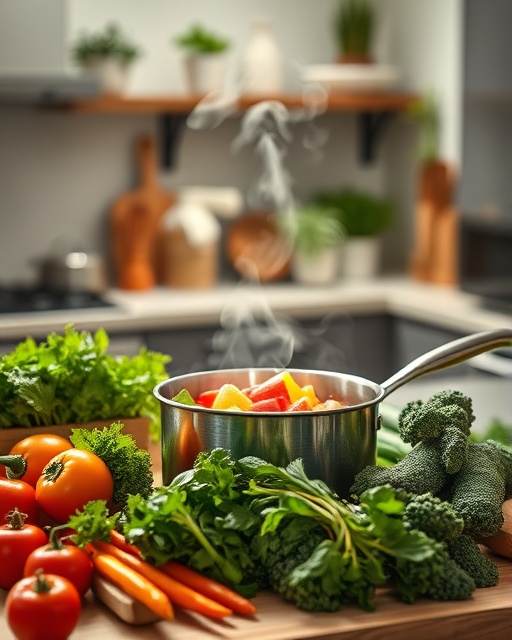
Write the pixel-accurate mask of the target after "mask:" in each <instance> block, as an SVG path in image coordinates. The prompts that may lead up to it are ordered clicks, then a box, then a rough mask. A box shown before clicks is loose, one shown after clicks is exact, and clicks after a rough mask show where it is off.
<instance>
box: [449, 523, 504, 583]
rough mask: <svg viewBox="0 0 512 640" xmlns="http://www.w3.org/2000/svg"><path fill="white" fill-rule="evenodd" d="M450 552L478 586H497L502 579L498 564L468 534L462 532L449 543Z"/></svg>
mask: <svg viewBox="0 0 512 640" xmlns="http://www.w3.org/2000/svg"><path fill="white" fill-rule="evenodd" d="M448 553H449V554H450V557H451V558H452V559H453V560H455V562H456V563H457V564H458V565H459V567H461V568H462V569H464V571H465V572H466V573H468V574H469V575H470V576H471V577H472V578H473V580H474V581H475V584H476V586H477V588H482V587H495V586H496V585H497V584H498V582H499V579H500V575H499V571H498V567H497V566H496V564H495V563H494V562H493V561H492V560H491V558H489V556H486V555H485V554H484V553H482V551H481V550H480V547H479V546H478V544H477V543H476V542H475V541H474V540H473V538H471V537H470V536H468V535H466V534H464V533H463V534H461V535H460V536H457V537H456V538H454V539H453V540H451V541H450V542H449V543H448Z"/></svg>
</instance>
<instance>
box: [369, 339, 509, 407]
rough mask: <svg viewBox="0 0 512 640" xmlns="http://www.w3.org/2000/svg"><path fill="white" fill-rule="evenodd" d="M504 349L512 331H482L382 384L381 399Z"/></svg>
mask: <svg viewBox="0 0 512 640" xmlns="http://www.w3.org/2000/svg"><path fill="white" fill-rule="evenodd" d="M507 346H512V329H496V330H493V331H482V332H480V333H474V334H471V335H468V336H464V337H463V338H459V339H458V340H453V341H452V342H448V343H447V344H444V345H441V346H440V347H437V348H436V349H433V350H432V351H428V352H427V353H425V354H423V355H422V356H419V357H418V358H416V359H415V360H413V361H412V362H410V363H409V364H408V365H406V366H405V367H403V369H400V371H397V372H396V373H395V374H394V375H392V376H391V377H390V378H388V379H387V380H386V381H385V382H383V383H382V384H381V385H380V386H381V387H382V389H383V390H384V394H383V395H382V396H381V399H383V398H385V397H386V396H387V395H389V394H390V393H391V392H393V391H394V390H395V389H398V387H401V386H402V385H404V384H405V383H406V382H410V381H411V380H414V378H418V377H419V376H423V375H425V374H426V373H432V372H433V371H438V370H439V369H444V368H446V367H451V366H453V365H456V364H459V363H461V362H464V361H465V360H469V358H472V357H474V356H477V355H479V354H480V353H484V352H485V351H491V350H492V349H498V348H499V347H507Z"/></svg>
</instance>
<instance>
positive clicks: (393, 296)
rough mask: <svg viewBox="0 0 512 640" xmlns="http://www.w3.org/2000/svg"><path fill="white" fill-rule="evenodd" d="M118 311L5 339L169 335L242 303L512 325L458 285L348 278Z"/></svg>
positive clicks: (30, 317)
mask: <svg viewBox="0 0 512 640" xmlns="http://www.w3.org/2000/svg"><path fill="white" fill-rule="evenodd" d="M105 298H106V299H107V300H108V301H109V302H112V303H114V305H115V306H113V307H106V308H99V309H85V310H66V311H45V312H36V313H20V314H3V315H0V340H2V341H7V340H12V341H15V340H18V339H21V338H25V337H26V336H27V335H32V336H34V337H44V336H46V335H47V334H48V333H50V332H51V331H60V330H62V328H63V326H64V325H65V324H66V323H68V322H71V323H73V324H74V325H75V327H76V328H77V329H84V330H89V331H92V330H95V329H97V328H99V327H103V328H105V329H106V330H107V331H109V332H112V333H114V332H116V333H127V332H137V331H151V330H165V329H172V328H186V327H191V326H196V327H199V326H211V325H217V324H218V323H219V319H220V317H221V314H222V313H223V312H226V311H229V309H230V308H232V307H233V306H234V305H235V304H236V305H241V304H243V305H244V306H245V308H246V309H251V308H252V309H254V310H257V309H258V308H260V309H261V308H269V309H271V310H272V311H273V312H276V313H284V314H289V315H293V316H295V317H298V318H308V317H309V318H315V317H319V316H321V315H323V314H327V313H329V312H332V311H344V312H346V313H352V314H355V315H358V314H372V313H375V314H376V313H390V314H392V315H395V316H398V317H402V318H407V319H410V320H416V321H419V322H422V323H425V324H429V325H432V326H437V327H441V328H444V329H447V330H456V331H458V332H467V333H472V332H476V331H484V330H488V329H498V328H503V327H512V314H511V313H508V314H507V313H500V312H497V311H491V310H488V309H486V308H484V307H483V306H482V304H481V300H480V298H478V297H477V296H474V295H471V294H468V293H465V292H462V291H459V290H458V289H457V288H456V287H450V286H436V285H432V284H428V283H420V282H416V281H412V280H409V279H407V278H382V279H378V280H371V281H355V280H354V281H346V282H340V283H339V284H337V285H334V286H324V287H304V286H300V285H296V284H293V283H276V284H265V285H261V286H260V285H257V284H251V283H249V284H244V283H231V284H221V285H219V286H217V287H214V288H212V289H207V290H181V289H170V288H166V287H155V288H154V289H151V290H149V291H144V292H129V291H121V290H118V289H111V290H109V291H108V292H107V293H106V295H105Z"/></svg>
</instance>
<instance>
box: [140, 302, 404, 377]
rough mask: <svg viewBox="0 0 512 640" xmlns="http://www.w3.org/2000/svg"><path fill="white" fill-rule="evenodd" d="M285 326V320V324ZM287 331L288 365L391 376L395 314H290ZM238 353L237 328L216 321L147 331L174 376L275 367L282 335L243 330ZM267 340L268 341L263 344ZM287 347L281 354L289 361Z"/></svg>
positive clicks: (147, 340)
mask: <svg viewBox="0 0 512 640" xmlns="http://www.w3.org/2000/svg"><path fill="white" fill-rule="evenodd" d="M283 326H284V325H283ZM285 330H286V332H288V335H289V336H291V335H292V334H293V336H294V338H293V340H294V342H293V356H292V359H291V361H290V362H289V364H288V366H289V367H290V368H297V369H315V370H325V371H339V372H345V373H350V374H353V375H358V376H361V377H364V378H369V379H371V380H374V381H375V382H382V381H383V380H384V379H385V378H386V377H388V376H389V375H390V374H391V373H393V372H392V371H390V362H391V349H392V346H393V345H392V341H391V335H392V318H391V317H390V316H387V315H385V314H377V315H361V316H357V317H354V316H349V315H347V314H336V313H332V314H329V315H327V316H324V317H322V318H315V319H307V320H300V321H299V320H293V319H291V318H287V320H286V329H285ZM239 331H240V333H239V335H238V338H237V340H238V345H239V348H238V350H237V353H233V354H232V355H231V353H230V352H231V349H232V345H233V344H234V343H235V342H236V340H235V334H234V333H233V332H225V331H223V330H222V329H221V328H220V327H218V326H209V327H200V328H195V327H194V328H188V329H172V330H169V331H153V332H148V333H146V334H145V336H144V340H145V345H146V346H147V347H148V348H149V349H151V350H154V351H160V352H162V353H166V354H168V355H170V356H171V357H172V362H171V363H170V364H169V365H168V367H167V369H168V371H169V373H170V374H171V375H173V376H176V375H182V374H185V373H190V372H193V371H202V370H210V369H215V368H218V369H229V368H239V367H251V366H255V362H258V363H259V365H258V366H270V367H271V366H277V364H276V361H277V362H278V361H279V359H280V357H279V355H277V354H278V353H279V350H280V349H281V347H283V341H282V336H274V337H273V339H272V338H269V336H268V334H264V333H261V332H259V333H255V332H252V333H251V336H252V340H251V338H250V337H249V338H248V339H247V340H245V336H244V334H243V333H242V332H243V329H240V330H239ZM265 341H266V343H265ZM286 353H287V349H286V347H284V350H283V354H282V362H283V364H287V355H286Z"/></svg>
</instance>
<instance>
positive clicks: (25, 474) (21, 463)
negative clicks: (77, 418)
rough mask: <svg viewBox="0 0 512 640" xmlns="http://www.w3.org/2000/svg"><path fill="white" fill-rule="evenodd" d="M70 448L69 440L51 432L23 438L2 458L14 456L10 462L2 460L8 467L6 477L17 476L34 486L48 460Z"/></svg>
mask: <svg viewBox="0 0 512 640" xmlns="http://www.w3.org/2000/svg"><path fill="white" fill-rule="evenodd" d="M72 448H73V445H72V444H71V442H70V441H69V440H66V438H62V437H61V436H57V435H54V434H52V433H39V434H36V435H33V436H28V437H27V438H23V440H20V441H19V442H17V443H16V444H15V445H14V447H12V449H11V451H10V452H9V456H6V457H5V458H4V460H7V459H8V458H9V457H11V456H15V458H14V459H12V461H11V463H10V464H7V462H3V464H5V465H6V466H7V467H8V471H7V477H11V478H12V477H15V478H19V479H21V480H24V481H25V482H27V483H28V484H30V485H32V486H33V487H35V486H36V484H37V481H38V480H39V476H40V475H41V473H42V471H43V469H44V468H45V467H46V465H47V464H48V462H50V460H51V459H52V458H54V457H55V456H56V455H57V454H59V453H61V452H62V451H67V450H68V449H72Z"/></svg>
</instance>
